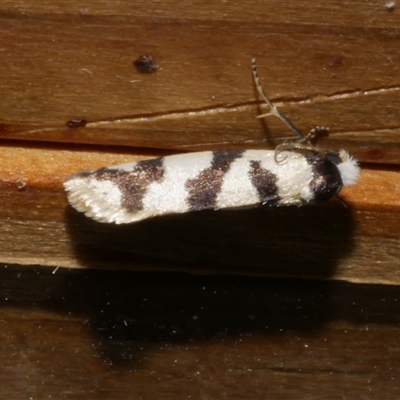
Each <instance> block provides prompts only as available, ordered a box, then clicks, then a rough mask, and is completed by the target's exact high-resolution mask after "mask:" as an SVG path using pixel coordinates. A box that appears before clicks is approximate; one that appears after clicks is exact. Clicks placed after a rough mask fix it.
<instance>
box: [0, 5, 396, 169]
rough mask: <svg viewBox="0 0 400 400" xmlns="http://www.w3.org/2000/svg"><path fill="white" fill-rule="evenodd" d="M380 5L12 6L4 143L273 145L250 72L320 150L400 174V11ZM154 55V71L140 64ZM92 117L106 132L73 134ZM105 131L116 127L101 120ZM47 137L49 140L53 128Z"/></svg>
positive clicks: (5, 27)
mask: <svg viewBox="0 0 400 400" xmlns="http://www.w3.org/2000/svg"><path fill="white" fill-rule="evenodd" d="M385 4H386V3H385V2H381V1H377V2H359V1H346V2H343V1H341V0H340V1H339V0H330V1H325V2H324V3H323V5H320V6H318V7H316V6H315V4H313V3H311V2H309V1H305V0H303V1H296V2H295V3H293V4H292V3H291V2H284V3H282V2H278V3H277V2H267V3H266V2H262V3H259V2H257V1H250V2H246V5H244V4H240V5H239V4H232V2H231V3H229V4H226V3H219V2H214V3H213V5H212V6H211V7H210V6H209V4H206V3H204V4H201V3H198V2H192V1H183V2H181V3H180V6H179V9H177V7H174V6H172V5H171V4H169V3H168V2H167V3H165V4H161V3H159V2H157V3H154V4H153V5H152V6H148V4H147V3H142V2H128V3H126V2H121V1H115V2H114V1H113V2H112V3H110V2H107V1H102V2H92V1H88V0H87V1H83V2H79V3H75V2H70V1H69V2H65V1H58V2H52V1H46V2H40V3H37V4H36V3H35V2H30V1H19V2H18V1H17V2H14V1H12V2H10V1H3V2H2V4H0V12H1V15H2V19H1V25H0V29H1V33H2V36H3V38H4V41H3V51H2V55H3V63H2V64H1V65H0V85H1V87H2V93H1V100H2V109H1V110H0V122H2V123H3V125H2V126H1V127H2V129H0V137H2V138H7V139H13V140H17V139H20V140H29V141H45V142H63V143H71V142H75V143H89V144H90V143H92V144H107V145H121V146H129V147H140V148H143V147H148V148H155V149H180V150H181V149H186V150H199V149H209V148H229V147H244V146H245V147H274V146H276V144H278V143H280V142H281V141H282V140H283V139H284V138H288V137H291V136H292V134H291V133H290V132H288V131H287V129H286V127H285V126H283V125H282V124H281V123H280V121H276V120H274V119H273V118H269V119H268V120H267V121H264V122H262V121H258V120H256V119H255V116H256V115H257V113H258V111H259V110H258V107H257V105H258V104H259V102H258V101H257V96H256V93H255V90H254V87H253V83H252V77H251V73H250V66H249V64H250V60H251V58H252V57H256V58H257V59H258V63H259V70H260V71H259V72H260V75H261V77H262V78H263V83H264V86H265V88H266V90H267V93H269V95H270V96H271V98H272V99H273V100H274V101H275V102H276V104H277V105H278V106H279V107H280V108H281V110H282V111H283V112H284V113H287V114H288V115H289V116H290V118H291V119H292V120H293V121H294V122H295V123H296V124H297V125H298V126H299V127H300V128H301V129H303V130H304V131H306V132H307V131H308V130H310V129H311V128H313V127H314V126H315V125H326V126H329V127H330V129H331V135H330V136H329V137H328V138H325V139H324V140H322V141H321V143H320V144H321V146H325V147H331V148H340V147H344V148H346V149H348V150H350V151H351V152H352V153H353V154H354V155H355V156H357V157H358V158H359V159H360V160H361V161H368V162H374V163H389V164H394V163H395V164H398V163H399V161H400V156H399V154H400V152H399V145H398V143H399V140H398V129H399V116H398V115H399V113H398V109H399V108H400V103H399V89H400V84H399V80H398V76H399V68H400V67H399V65H400V55H399V52H398V51H397V48H398V46H397V43H398V30H397V27H398V26H399V23H400V14H399V13H398V12H397V10H395V11H394V12H390V11H388V9H387V8H386V7H385ZM141 54H151V55H152V56H153V57H154V58H155V60H156V62H157V63H158V65H159V66H160V68H159V70H158V71H157V73H154V74H151V75H145V74H140V73H139V72H138V71H137V70H136V69H135V68H134V66H133V64H132V63H133V61H134V60H135V59H136V58H137V57H138V56H139V55H141ZM72 118H85V119H87V120H88V121H91V122H99V121H103V124H102V125H98V124H97V125H94V126H92V127H91V128H81V129H77V130H71V129H66V128H65V123H66V122H67V121H68V120H70V119H72ZM106 121H108V123H105V122H106ZM46 127H47V129H48V130H43V129H44V128H46Z"/></svg>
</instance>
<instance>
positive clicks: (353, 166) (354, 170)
mask: <svg viewBox="0 0 400 400" xmlns="http://www.w3.org/2000/svg"><path fill="white" fill-rule="evenodd" d="M327 158H328V159H329V160H330V161H331V162H333V163H334V164H335V165H336V166H337V168H338V170H339V172H340V176H341V177H342V182H343V186H347V185H352V184H353V183H355V182H356V180H357V179H358V177H359V176H360V167H359V166H358V162H357V160H355V159H354V158H353V157H352V156H351V155H350V154H349V153H348V152H347V151H346V150H340V151H339V152H338V153H333V152H332V153H329V154H328V155H327Z"/></svg>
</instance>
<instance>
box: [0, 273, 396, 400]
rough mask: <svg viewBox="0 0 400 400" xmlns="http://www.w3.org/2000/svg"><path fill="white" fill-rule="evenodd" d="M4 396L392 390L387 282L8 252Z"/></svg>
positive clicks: (392, 320)
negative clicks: (66, 265)
mask: <svg viewBox="0 0 400 400" xmlns="http://www.w3.org/2000/svg"><path fill="white" fill-rule="evenodd" d="M0 289H1V295H2V296H1V297H2V301H1V303H2V304H1V305H2V307H1V309H0V322H1V330H0V346H1V347H0V349H1V351H0V362H1V372H0V377H1V393H2V396H3V397H4V398H7V399H12V400H14V399H21V398H32V399H43V398H52V399H71V400H72V399H73V400H78V399H87V398H96V399H105V400H106V399H107V400H108V399H126V398H129V399H155V400H159V399H161V400H164V399H165V400H169V399H188V398H191V399H232V400H236V399H254V400H258V399H260V400H261V399H266V398H271V399H277V400H280V399H284V400H286V399H318V400H325V399H327V400H334V399H343V398H346V399H360V398H361V399H364V398H365V399H371V400H373V399H376V400H381V399H396V398H397V397H398V393H399V389H400V385H399V371H400V361H399V324H400V308H399V307H400V303H399V301H398V300H399V288H398V287H394V286H381V285H361V284H350V283H338V282H318V281H299V280H283V279H277V280H274V279H254V278H243V277H241V278H227V277H223V278H221V277H220V278H215V277H214V278H209V277H207V278H206V277H203V278H199V277H190V276H188V275H186V276H185V275H178V274H159V275H156V276H155V275H154V274H140V273H122V272H121V271H119V272H110V271H107V272H99V271H83V270H74V271H66V270H58V271H57V272H56V273H54V274H52V273H51V271H49V269H48V268H32V269H26V268H21V267H13V266H9V267H7V268H1V270H0Z"/></svg>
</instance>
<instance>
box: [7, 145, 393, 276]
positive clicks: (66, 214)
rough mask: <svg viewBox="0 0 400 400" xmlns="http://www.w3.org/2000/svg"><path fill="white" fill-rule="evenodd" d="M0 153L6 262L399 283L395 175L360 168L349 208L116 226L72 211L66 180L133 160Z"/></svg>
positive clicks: (90, 153)
mask: <svg viewBox="0 0 400 400" xmlns="http://www.w3.org/2000/svg"><path fill="white" fill-rule="evenodd" d="M2 154H3V160H4V162H3V163H2V164H1V165H0V176H1V177H3V178H2V180H1V182H2V188H1V192H0V198H1V201H2V204H3V207H2V208H1V209H0V221H1V224H2V226H3V234H2V235H1V237H0V260H1V261H2V262H6V263H14V264H15V263H17V264H25V265H34V264H41V265H47V266H53V267H56V266H62V267H70V268H106V269H116V268H117V269H132V270H158V271H176V270H182V271H186V272H190V273H196V274H199V273H201V274H204V273H207V274H210V273H228V274H231V273H234V274H249V275H261V276H298V277H303V278H304V277H314V278H325V279H332V278H333V279H344V280H349V281H353V282H371V283H390V284H400V274H399V270H398V268H397V266H398V259H399V257H400V247H399V246H398V239H399V226H400V212H399V206H400V184H399V182H400V180H399V177H400V171H398V170H397V171H395V170H393V169H388V170H386V171H385V170H383V169H379V170H376V169H375V168H364V169H363V170H362V175H361V178H360V181H359V182H358V184H357V185H355V186H353V187H348V188H346V189H345V190H343V191H342V196H343V198H344V200H345V201H346V202H347V203H348V207H347V208H346V207H344V206H343V205H342V204H341V203H340V202H339V201H332V202H331V203H328V204H326V205H322V206H319V207H317V206H314V207H313V206H311V207H301V208H297V207H293V208H292V207H282V208H278V209H277V208H266V207H260V208H254V209H248V210H240V211H239V210H233V211H232V210H231V211H226V210H225V211H224V210H221V211H210V212H207V211H206V212H197V213H187V214H183V215H171V216H165V217H160V218H154V219H151V220H147V221H143V222H141V223H136V224H131V225H127V226H114V225H110V224H100V223H96V222H94V221H92V220H89V219H88V218H86V217H85V216H84V215H82V214H79V213H77V212H75V211H74V210H73V209H72V208H70V207H69V206H68V204H67V199H66V195H65V193H64V191H63V189H62V182H63V181H64V180H65V178H66V177H67V176H68V175H70V174H72V173H74V172H75V171H76V170H85V169H92V168H100V167H101V166H104V164H106V165H113V164H119V163H123V162H127V161H128V160H132V156H131V155H128V154H126V153H124V152H121V153H116V152H111V153H107V152H104V151H100V150H97V151H96V150H95V149H94V148H93V147H92V148H90V149H89V150H87V151H86V152H85V151H82V150H81V151H79V152H76V151H73V150H54V149H46V148H43V147H36V148H35V147H33V146H31V148H29V149H27V148H21V147H19V146H18V147H15V146H13V145H9V146H8V147H6V148H4V151H3V152H2ZM147 157H148V156H147ZM141 158H143V156H141V157H136V158H135V157H133V159H137V160H138V159H141ZM35 171H40V173H39V174H37V175H36V174H35ZM377 189H378V190H377ZM378 243H379V245H377V244H378Z"/></svg>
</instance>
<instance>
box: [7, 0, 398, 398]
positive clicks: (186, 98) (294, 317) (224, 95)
mask: <svg viewBox="0 0 400 400" xmlns="http://www.w3.org/2000/svg"><path fill="white" fill-rule="evenodd" d="M389 3H391V2H387V1H381V0H376V1H343V0H327V1H324V2H319V3H315V2H311V1H309V0H307V1H306V0H300V1H295V2H294V1H272V0H271V1H263V2H259V1H255V0H251V1H246V2H234V1H228V2H217V1H210V2H194V1H181V2H179V5H178V4H177V3H175V2H148V1H147V2H139V1H122V0H121V1H119V0H113V1H106V0H104V1H90V0H82V1H71V0H69V1H64V0H59V1H50V0H47V1H40V2H39V1H33V0H25V1H22V0H13V1H11V0H3V1H2V2H1V3H0V32H1V36H2V39H3V40H2V45H1V53H0V54H1V57H2V62H1V63H0V87H1V90H0V100H1V109H0V140H1V142H0V145H1V149H0V150H1V151H0V189H1V190H0V201H1V207H0V224H1V227H2V234H1V235H0V263H4V264H1V270H0V302H1V306H2V307H1V308H0V325H1V329H0V387H1V393H2V395H3V396H4V397H5V398H7V399H18V400H19V399H21V398H32V399H42V398H50V397H51V398H52V399H74V400H75V399H80V398H82V399H87V398H93V397H95V398H98V399H120V398H121V399H122V398H124V399H126V398H135V399H171V398H174V399H187V398H192V399H223V398H226V399H247V398H251V399H264V398H273V399H288V398H295V399H306V398H307V399H336V398H337V399H343V398H346V399H360V398H362V399H379V400H380V399H392V398H396V397H397V396H398V393H399V389H400V388H399V373H398V371H399V369H400V368H399V361H398V359H399V357H398V348H399V340H398V336H399V322H400V321H399V315H400V314H399V309H398V308H399V304H398V294H399V293H400V273H399V270H400V269H399V259H400V243H399V236H400V228H399V227H400V193H399V192H400V170H399V164H400V150H399V148H400V146H399V143H400V142H399V127H400V117H399V115H400V114H399V110H400V100H399V99H400V97H399V94H400V93H399V92H400V81H399V76H400V71H399V69H400V53H399V51H398V44H399V32H398V27H399V24H400V5H397V4H395V5H394V7H388V6H387V5H388V4H389ZM146 54H149V55H151V56H153V57H154V60H155V62H156V63H157V65H158V66H159V69H158V70H157V71H156V72H155V73H152V74H143V73H139V72H138V71H137V69H136V68H135V66H134V64H133V62H134V60H136V59H137V58H138V57H139V56H141V55H146ZM252 57H256V58H257V61H258V68H259V74H260V76H261V78H262V83H263V85H264V87H265V89H266V91H267V93H268V94H269V96H270V97H271V98H272V99H273V100H274V102H275V104H276V105H277V106H278V107H279V108H280V110H281V111H282V112H284V113H285V114H286V115H288V116H289V117H290V119H291V120H292V121H293V122H294V123H295V124H296V125H297V126H298V127H299V128H301V129H302V130H303V131H305V132H307V131H308V130H310V129H311V128H313V127H314V126H316V125H325V126H328V127H329V128H330V130H331V134H330V135H329V136H328V137H324V138H321V140H320V142H319V145H320V146H321V147H326V148H332V149H339V148H345V149H347V150H349V151H350V152H351V154H353V155H354V156H356V157H357V158H358V159H359V160H360V161H361V162H362V168H363V170H362V175H361V179H360V181H359V183H358V184H357V185H355V186H354V187H351V188H348V189H347V188H346V190H344V191H343V197H344V199H345V200H346V202H347V203H348V207H347V208H345V207H343V206H342V205H341V204H339V203H338V202H333V203H330V204H327V205H324V206H319V207H305V208H299V209H298V208H281V209H268V208H257V209H252V210H242V211H217V212H204V213H192V214H187V215H181V216H170V217H166V218H160V219H153V220H150V221H144V222H142V223H139V224H134V225H132V226H126V227H115V226H107V225H102V224H97V223H94V222H92V221H90V220H88V219H86V218H85V217H84V216H82V215H79V214H78V213H75V212H74V211H73V210H71V209H70V208H69V207H68V206H67V201H66V196H65V193H64V192H63V190H62V182H63V180H64V179H65V177H66V176H68V175H69V174H72V173H75V172H78V171H81V170H86V169H92V168H98V167H102V166H105V165H113V164H118V163H121V162H127V161H131V160H135V159H142V158H144V157H154V156H157V155H160V154H166V153H172V152H176V151H189V150H190V151H191V150H203V149H226V148H239V147H241V148H243V147H244V148H251V147H257V148H261V147H268V148H274V147H275V146H276V145H277V144H279V143H281V142H282V140H284V139H287V138H290V137H291V136H292V135H291V133H290V132H288V131H287V129H286V128H285V126H283V125H282V124H281V123H280V121H277V120H276V119H274V118H266V119H264V120H257V119H256V118H255V117H256V115H258V114H260V113H262V112H263V111H265V107H264V106H263V105H262V104H261V102H260V100H259V99H258V97H257V95H256V92H255V89H254V86H253V82H252V77H251V72H250V60H251V58H252ZM75 118H77V119H79V118H82V119H85V120H87V121H88V125H87V126H86V127H81V128H77V129H70V128H67V127H66V123H67V121H69V120H71V119H75ZM11 264H13V265H11ZM16 264H19V266H18V265H16ZM38 265H41V266H40V267H39V266H38ZM57 267H62V268H59V269H57ZM67 267H68V268H72V269H68V268H67ZM98 269H103V271H99V270H98ZM105 269H107V270H105ZM128 270H129V271H128ZM138 270H140V271H147V272H138ZM149 271H163V272H165V273H161V274H160V273H159V272H158V273H155V272H149ZM171 271H175V272H171ZM176 271H181V272H189V273H190V275H189V274H187V275H186V274H182V273H178V272H176ZM167 272H168V273H167ZM199 274H209V275H213V274H217V276H207V277H205V276H199ZM228 275H231V276H230V277H229V276H228ZM233 275H236V276H233ZM237 275H241V276H237ZM246 275H251V276H252V277H250V276H246ZM273 277H281V278H280V279H276V278H273ZM282 277H283V278H282ZM289 277H297V278H317V279H320V280H306V279H291V278H289ZM338 280H344V281H351V282H338Z"/></svg>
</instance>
